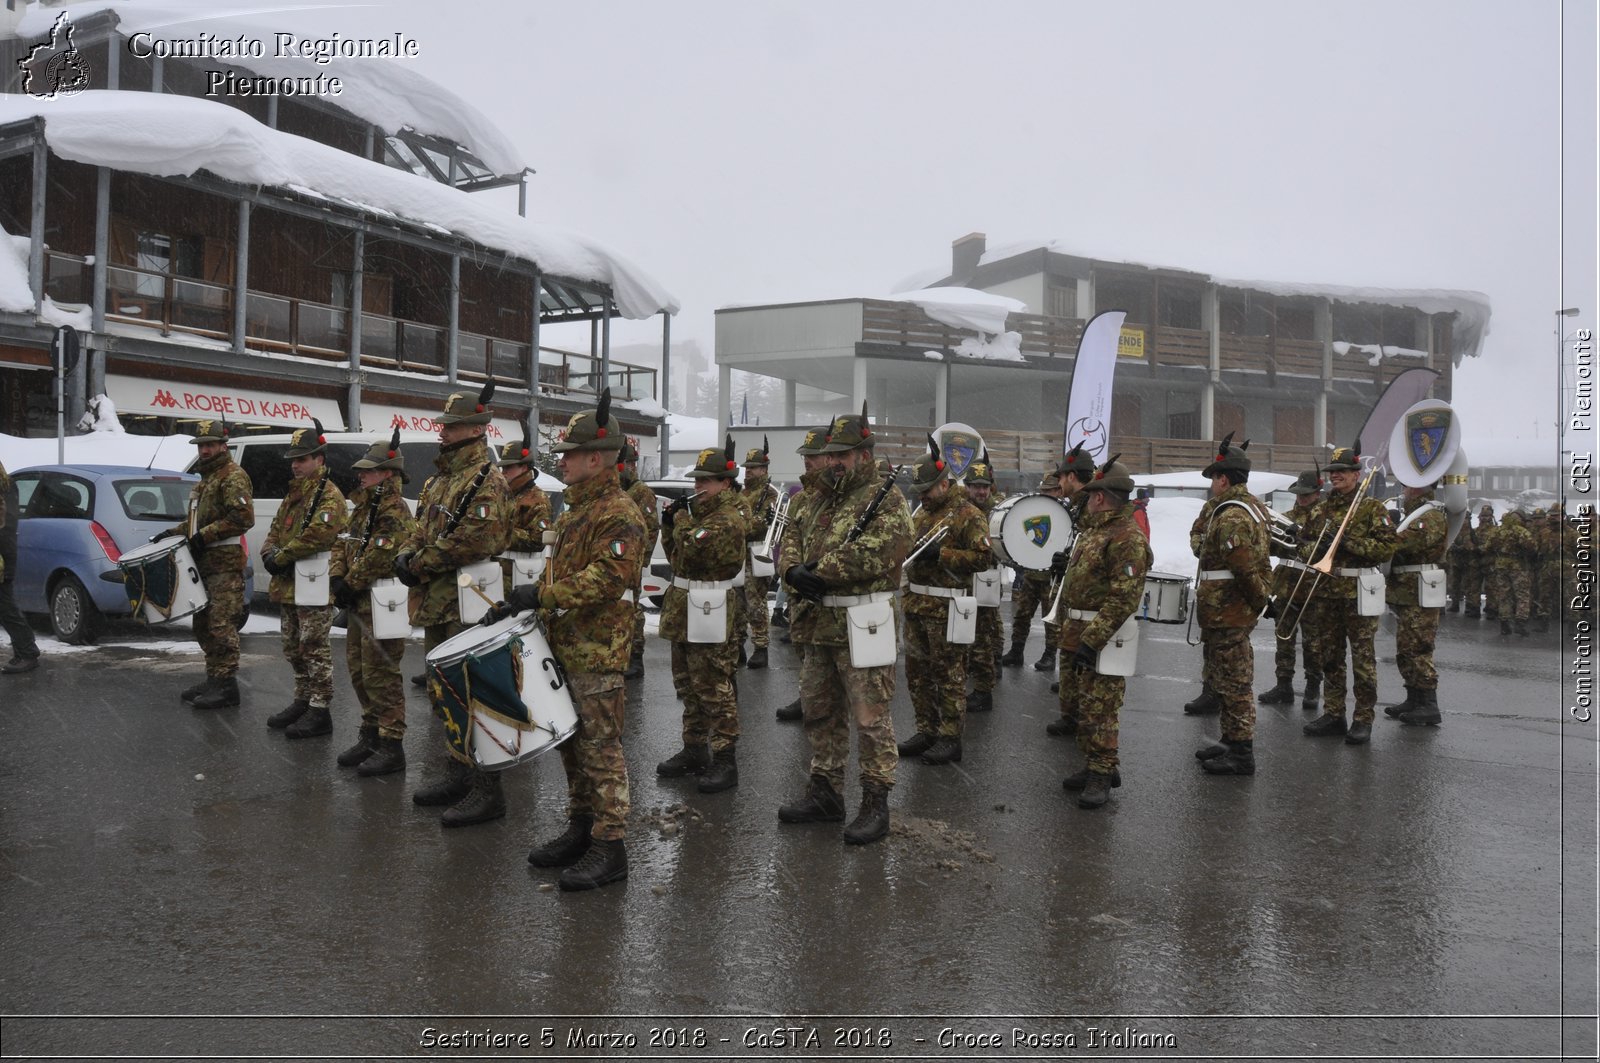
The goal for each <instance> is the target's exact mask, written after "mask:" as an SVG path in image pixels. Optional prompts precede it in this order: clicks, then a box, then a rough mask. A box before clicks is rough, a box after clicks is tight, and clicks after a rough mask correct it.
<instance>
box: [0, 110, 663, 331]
mask: <svg viewBox="0 0 1600 1063" xmlns="http://www.w3.org/2000/svg"><path fill="white" fill-rule="evenodd" d="M36 116H37V117H42V118H44V120H45V139H46V141H48V142H49V145H50V149H51V150H52V151H54V152H55V153H56V154H57V155H59V156H61V157H62V158H64V159H71V160H73V161H75V162H82V163H88V164H90V165H94V166H107V167H110V168H111V169H113V170H127V171H133V172H136V173H147V174H154V175H156V176H158V177H161V176H188V175H191V174H194V173H195V172H197V171H199V170H207V171H209V172H211V173H213V174H215V175H217V176H218V177H221V178H224V179H226V180H229V181H234V182H237V183H239V184H243V185H265V186H271V187H276V188H286V189H298V190H302V191H312V192H314V193H315V194H317V195H319V196H323V197H325V198H328V199H332V200H337V201H340V202H343V203H345V204H346V205H348V206H350V207H352V208H355V209H358V210H365V211H374V212H378V213H382V214H389V215H392V216H394V217H397V218H403V219H406V220H407V221H411V222H415V223H417V224H421V225H429V226H431V227H434V228H435V229H439V230H441V231H449V232H451V233H455V234H457V235H458V236H461V237H464V238H466V239H468V240H471V241H473V242H475V243H478V244H481V245H483V246H485V247H491V248H497V249H499V250H501V251H505V252H507V253H509V254H512V255H515V256H517V257H519V258H523V259H526V260H527V261H530V262H534V263H537V264H538V266H539V268H540V269H541V270H543V271H544V272H545V273H548V274H551V275H553V276H557V277H566V278H571V279H572V280H575V281H588V282H591V283H599V284H608V285H610V286H611V290H612V294H613V296H614V298H615V299H616V305H617V309H618V310H619V311H621V312H622V314H623V315H624V316H625V317H630V318H635V319H643V318H647V317H650V316H651V315H653V314H656V313H659V312H661V311H663V310H665V311H667V312H668V313H677V311H678V303H677V300H676V299H674V298H673V297H672V295H671V293H669V292H668V291H666V290H665V289H664V288H662V287H661V286H660V285H659V284H657V283H656V282H655V280H653V279H652V278H651V277H650V276H648V275H647V274H645V273H644V272H643V271H642V270H640V269H639V268H638V267H636V266H634V265H633V264H632V263H631V262H629V261H628V260H626V259H624V258H623V257H622V256H620V255H618V254H617V253H616V252H614V251H612V250H610V249H609V248H607V247H605V246H604V245H602V244H600V243H598V242H596V241H594V240H591V239H589V238H588V237H584V236H579V235H578V234H576V233H572V232H568V231H566V230H564V229H558V228H555V227H554V226H549V225H543V224H538V223H535V222H532V221H529V220H528V219H526V218H521V217H518V216H517V215H515V214H511V213H509V212H507V211H505V210H502V209H496V208H495V207H494V206H493V205H491V204H490V203H488V202H487V201H485V200H483V199H480V198H478V197H475V196H473V195H471V194H470V193H467V192H463V191H461V190H460V189H456V188H451V187H449V186H447V185H442V184H439V183H438V182H436V181H430V180H428V179H427V178H424V177H418V176H417V175H416V174H412V173H406V172H404V171H402V170H397V169H395V168H393V167H391V166H384V165H382V164H381V163H376V162H369V161H368V160H366V159H362V158H359V157H357V156H355V155H351V154H350V153H348V152H344V151H340V150H339V149H337V148H332V147H329V146H327V145H325V144H318V143H316V142H315V141H311V140H307V139H305V138H304V137H297V136H293V135H291V134H288V133H282V132H279V131H278V130H276V129H269V128H267V127H266V126H264V125H262V124H261V123H260V122H257V121H256V120H255V119H254V118H251V117H250V116H249V115H247V114H245V113H244V112H243V111H240V110H238V109H236V108H233V107H229V106H228V105H227V104H224V103H216V102H213V101H211V100H202V99H195V98H191V97H186V96H170V95H164V94H158V93H150V92H111V91H105V90H97V91H90V92H85V93H83V94H81V95H79V96H74V97H72V98H70V99H68V100H65V101H62V100H36V99H34V98H32V97H29V96H23V95H18V94H13V95H7V96H0V125H3V124H5V123H7V122H18V121H23V120H26V119H29V118H33V117H36ZM31 305H32V304H31V301H30V306H31Z"/></svg>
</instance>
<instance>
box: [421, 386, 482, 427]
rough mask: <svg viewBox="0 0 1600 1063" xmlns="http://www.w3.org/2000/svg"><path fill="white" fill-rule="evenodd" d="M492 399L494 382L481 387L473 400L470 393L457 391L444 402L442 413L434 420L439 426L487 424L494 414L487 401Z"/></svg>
mask: <svg viewBox="0 0 1600 1063" xmlns="http://www.w3.org/2000/svg"><path fill="white" fill-rule="evenodd" d="M492 398H494V381H493V380H491V381H489V382H488V383H487V384H485V385H483V390H482V391H480V392H478V396H477V398H473V396H472V392H470V391H458V392H456V393H455V394H453V395H451V396H450V397H449V398H448V399H445V400H444V412H443V413H441V414H440V415H439V416H438V417H437V418H435V420H437V421H438V422H439V423H440V424H488V423H489V420H490V418H492V417H493V416H494V414H493V413H492V412H491V411H490V409H489V400H490V399H492Z"/></svg>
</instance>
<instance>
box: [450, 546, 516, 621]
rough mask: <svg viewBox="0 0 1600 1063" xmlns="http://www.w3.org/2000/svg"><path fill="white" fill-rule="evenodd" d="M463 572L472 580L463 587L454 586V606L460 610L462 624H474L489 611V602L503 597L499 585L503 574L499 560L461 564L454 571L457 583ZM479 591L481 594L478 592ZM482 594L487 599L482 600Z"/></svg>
mask: <svg viewBox="0 0 1600 1063" xmlns="http://www.w3.org/2000/svg"><path fill="white" fill-rule="evenodd" d="M463 573H464V574H466V575H468V576H470V577H472V582H471V583H469V584H467V585H466V586H464V587H463V586H457V587H456V608H457V609H458V610H460V612H461V622H462V623H463V624H476V623H477V622H478V621H479V620H482V619H483V614H485V613H487V612H488V611H489V602H497V601H499V600H500V599H501V598H502V597H503V595H502V594H501V593H500V587H501V585H502V584H501V580H502V579H503V578H504V576H503V574H502V573H501V571H500V562H498V561H494V560H489V561H474V562H473V563H472V564H470V565H462V566H461V568H459V569H458V570H457V571H456V580H457V582H458V583H459V582H460V579H461V576H462V574H463ZM474 588H476V590H474ZM479 591H482V592H483V594H482V595H481V594H479V593H478V592H479ZM483 595H488V597H489V601H487V602H486V601H484V600H483Z"/></svg>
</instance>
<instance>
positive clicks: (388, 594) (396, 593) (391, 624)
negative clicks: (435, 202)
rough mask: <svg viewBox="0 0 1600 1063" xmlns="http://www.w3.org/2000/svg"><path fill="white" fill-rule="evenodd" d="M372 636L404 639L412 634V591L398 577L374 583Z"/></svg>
mask: <svg viewBox="0 0 1600 1063" xmlns="http://www.w3.org/2000/svg"><path fill="white" fill-rule="evenodd" d="M371 594H372V637H373V638H375V639H403V638H406V637H408V636H409V635H410V634H411V609H410V604H409V599H410V597H411V592H410V591H409V590H407V588H406V585H405V584H404V583H401V582H400V581H399V580H397V579H380V580H374V581H373V583H372V592H371Z"/></svg>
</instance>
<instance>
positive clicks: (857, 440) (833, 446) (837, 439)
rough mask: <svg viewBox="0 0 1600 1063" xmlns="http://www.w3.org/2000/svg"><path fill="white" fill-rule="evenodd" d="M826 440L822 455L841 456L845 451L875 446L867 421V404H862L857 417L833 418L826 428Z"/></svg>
mask: <svg viewBox="0 0 1600 1063" xmlns="http://www.w3.org/2000/svg"><path fill="white" fill-rule="evenodd" d="M827 438H828V441H827V445H826V446H824V447H823V448H822V453H824V454H843V453H844V452H845V451H847V450H857V449H859V448H861V447H870V446H872V445H873V444H875V443H876V442H877V440H875V439H873V438H872V424H871V422H870V421H868V419H867V404H866V403H865V402H862V404H861V416H859V417H857V416H856V415H855V414H853V413H846V414H842V415H840V416H838V417H835V418H834V419H833V423H832V424H831V425H829V426H828V437H827Z"/></svg>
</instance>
